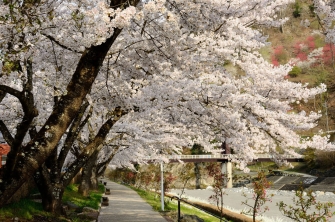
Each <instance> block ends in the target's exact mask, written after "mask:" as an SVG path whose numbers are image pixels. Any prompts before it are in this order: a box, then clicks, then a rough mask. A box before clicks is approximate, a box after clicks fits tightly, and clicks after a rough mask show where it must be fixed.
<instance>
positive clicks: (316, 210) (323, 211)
mask: <svg viewBox="0 0 335 222" xmlns="http://www.w3.org/2000/svg"><path fill="white" fill-rule="evenodd" d="M293 203H294V204H293V206H291V205H287V204H285V203H284V202H283V201H280V202H279V203H277V206H279V210H280V211H281V212H282V214H283V215H284V216H286V217H288V218H291V219H293V220H294V221H301V222H317V221H329V219H330V218H331V217H332V216H333V215H334V214H335V213H334V212H330V210H331V208H332V207H333V206H334V203H332V202H325V203H321V202H317V201H316V198H315V195H314V194H313V193H312V191H311V190H308V191H304V189H303V187H300V188H299V189H298V190H296V191H295V197H293ZM312 207H313V209H311V208H312Z"/></svg>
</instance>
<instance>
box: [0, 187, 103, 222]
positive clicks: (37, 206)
mask: <svg viewBox="0 0 335 222" xmlns="http://www.w3.org/2000/svg"><path fill="white" fill-rule="evenodd" d="M77 191H78V185H75V184H72V185H70V186H68V187H67V188H66V189H65V192H64V196H63V202H67V201H71V202H72V203H74V204H76V205H78V206H79V207H81V208H82V207H85V206H87V207H92V208H94V209H98V208H99V204H100V202H101V197H102V194H103V192H104V186H103V185H99V190H98V191H92V192H91V193H90V195H89V197H83V196H82V195H80V194H78V192H77ZM35 215H40V216H43V217H46V218H49V219H51V220H52V221H56V220H58V221H61V220H62V218H54V216H53V215H52V214H50V213H47V212H45V211H43V207H42V203H37V202H34V201H33V200H30V199H21V200H20V201H19V202H16V203H12V204H9V205H7V206H4V207H2V208H0V221H11V218H14V217H18V218H20V221H29V220H32V219H33V217H34V216H35ZM64 221H65V220H64Z"/></svg>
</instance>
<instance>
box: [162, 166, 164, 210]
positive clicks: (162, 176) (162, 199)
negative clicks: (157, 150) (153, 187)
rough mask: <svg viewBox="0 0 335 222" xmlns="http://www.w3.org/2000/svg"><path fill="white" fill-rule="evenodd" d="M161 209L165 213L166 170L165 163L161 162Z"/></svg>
mask: <svg viewBox="0 0 335 222" xmlns="http://www.w3.org/2000/svg"><path fill="white" fill-rule="evenodd" d="M161 207H162V211H164V168H163V161H162V162H161Z"/></svg>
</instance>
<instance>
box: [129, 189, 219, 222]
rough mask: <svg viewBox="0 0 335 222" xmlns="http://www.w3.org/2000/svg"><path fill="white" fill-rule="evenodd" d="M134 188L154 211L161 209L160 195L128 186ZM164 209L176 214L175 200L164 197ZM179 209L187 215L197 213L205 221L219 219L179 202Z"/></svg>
mask: <svg viewBox="0 0 335 222" xmlns="http://www.w3.org/2000/svg"><path fill="white" fill-rule="evenodd" d="M130 188H132V189H133V190H135V191H136V192H137V193H138V194H139V195H140V196H141V197H142V198H143V199H144V200H145V201H146V202H147V203H148V204H150V205H151V206H152V208H153V209H154V210H155V211H160V210H161V205H160V204H161V203H160V196H159V195H158V194H156V193H154V192H150V191H145V190H141V189H137V188H134V187H130ZM165 203H166V204H165V210H166V211H171V212H170V214H176V213H177V211H178V205H177V202H176V201H171V200H170V199H167V198H165ZM180 211H181V213H182V214H189V215H197V216H198V217H200V218H202V219H203V220H204V221H205V222H217V221H220V220H219V219H218V218H216V217H213V216H211V215H209V214H207V213H204V212H201V211H200V210H198V209H196V208H194V207H191V206H188V205H184V204H183V203H181V206H180Z"/></svg>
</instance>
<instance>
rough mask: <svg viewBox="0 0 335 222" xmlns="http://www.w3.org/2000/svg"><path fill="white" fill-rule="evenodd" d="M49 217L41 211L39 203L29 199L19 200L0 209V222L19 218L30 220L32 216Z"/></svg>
mask: <svg viewBox="0 0 335 222" xmlns="http://www.w3.org/2000/svg"><path fill="white" fill-rule="evenodd" d="M37 214H38V215H43V216H50V214H48V213H47V212H44V211H43V207H42V204H41V203H36V202H34V201H33V200H30V199H21V200H20V201H19V202H15V203H11V204H8V205H6V206H4V207H2V208H0V221H3V220H5V219H8V218H13V217H19V218H23V219H26V220H31V219H32V218H33V216H34V215H37Z"/></svg>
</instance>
